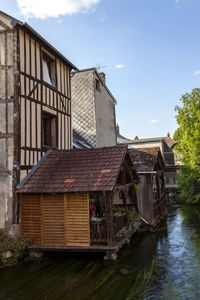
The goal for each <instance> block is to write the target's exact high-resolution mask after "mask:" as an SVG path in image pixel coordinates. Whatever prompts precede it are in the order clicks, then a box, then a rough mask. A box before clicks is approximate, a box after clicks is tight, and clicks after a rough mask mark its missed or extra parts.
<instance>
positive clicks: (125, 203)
mask: <svg viewBox="0 0 200 300" xmlns="http://www.w3.org/2000/svg"><path fill="white" fill-rule="evenodd" d="M122 184H123V185H125V186H126V164H125V162H124V165H123V170H122ZM122 193H123V195H124V197H123V204H124V208H125V213H126V221H125V222H126V228H128V226H129V225H128V205H127V198H128V188H126V189H125V191H123V192H122Z"/></svg>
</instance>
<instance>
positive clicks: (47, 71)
mask: <svg viewBox="0 0 200 300" xmlns="http://www.w3.org/2000/svg"><path fill="white" fill-rule="evenodd" d="M42 74H43V80H44V81H45V82H46V83H48V84H50V85H53V86H54V87H55V86H56V64H55V59H53V58H52V57H51V56H49V55H48V54H46V53H44V52H42Z"/></svg>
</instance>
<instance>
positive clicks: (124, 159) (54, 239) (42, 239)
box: [17, 146, 137, 258]
mask: <svg viewBox="0 0 200 300" xmlns="http://www.w3.org/2000/svg"><path fill="white" fill-rule="evenodd" d="M136 180H137V175H136V172H135V170H134V167H133V163H132V160H131V157H130V155H129V152H128V150H127V147H126V146H115V147H107V148H96V149H73V150H63V151H62V150H60V151H59V150H55V151H51V152H47V153H46V155H45V156H44V157H43V158H42V160H41V161H40V162H39V163H38V164H37V165H36V166H35V167H34V168H33V170H32V171H31V173H30V174H28V176H27V177H26V178H25V179H24V180H23V181H22V182H21V183H20V184H19V185H18V187H17V189H18V190H17V193H18V194H19V195H20V212H21V213H20V226H21V234H22V235H28V236H29V237H31V238H32V246H31V248H32V249H35V250H39V251H43V250H64V251H103V252H107V258H116V252H117V251H118V250H119V249H120V248H121V247H122V245H123V244H124V243H125V242H126V241H127V239H128V238H130V236H131V235H132V234H133V230H132V229H133V227H132V226H131V224H130V218H129V214H130V211H131V209H132V208H134V203H136V191H135V189H134V186H135V182H136ZM119 191H120V192H121V202H122V207H120V211H119V210H118V211H117V213H116V210H117V207H118V206H116V207H115V205H114V203H113V199H114V198H116V195H119ZM128 195H129V205H127V198H128ZM130 195H131V199H130ZM132 221H134V220H131V222H132ZM119 233H120V234H119Z"/></svg>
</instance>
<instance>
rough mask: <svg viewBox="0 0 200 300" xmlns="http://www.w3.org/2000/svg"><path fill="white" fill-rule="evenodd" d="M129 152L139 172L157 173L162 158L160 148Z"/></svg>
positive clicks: (138, 149) (131, 150)
mask: <svg viewBox="0 0 200 300" xmlns="http://www.w3.org/2000/svg"><path fill="white" fill-rule="evenodd" d="M129 152H130V155H131V158H132V160H133V163H134V166H135V168H136V171H137V172H152V171H155V165H156V162H157V159H158V157H159V156H160V157H162V155H161V152H160V148H159V147H151V148H137V149H129ZM161 159H162V158H161ZM162 163H163V165H164V161H163V159H162Z"/></svg>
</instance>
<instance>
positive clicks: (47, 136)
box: [42, 112, 57, 148]
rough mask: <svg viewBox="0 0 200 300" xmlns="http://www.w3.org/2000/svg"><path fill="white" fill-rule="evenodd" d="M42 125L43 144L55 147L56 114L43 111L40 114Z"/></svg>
mask: <svg viewBox="0 0 200 300" xmlns="http://www.w3.org/2000/svg"><path fill="white" fill-rule="evenodd" d="M42 125H43V146H45V147H48V148H50V147H56V146H57V142H56V140H57V134H56V131H57V130H56V127H57V126H56V116H54V115H52V114H49V113H46V112H43V114H42Z"/></svg>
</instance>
